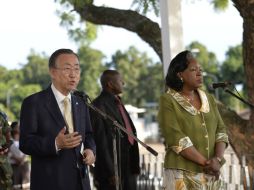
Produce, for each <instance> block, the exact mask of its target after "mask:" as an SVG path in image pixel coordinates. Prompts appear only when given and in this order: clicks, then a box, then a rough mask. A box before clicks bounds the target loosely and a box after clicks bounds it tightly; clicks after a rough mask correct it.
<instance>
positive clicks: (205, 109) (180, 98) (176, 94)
mask: <svg viewBox="0 0 254 190" xmlns="http://www.w3.org/2000/svg"><path fill="white" fill-rule="evenodd" d="M197 92H198V94H199V96H200V99H201V108H200V109H199V110H197V109H196V108H195V107H194V106H193V105H191V104H190V103H189V102H188V101H187V100H186V99H185V98H184V97H183V96H182V95H181V94H180V93H179V92H177V91H175V90H173V89H171V88H169V89H168V90H167V93H168V94H170V95H171V96H172V97H173V98H174V99H175V100H176V101H177V103H178V104H180V105H181V106H182V107H183V108H184V109H185V110H186V111H188V112H189V113H190V114H192V115H197V114H198V113H199V112H204V113H208V112H209V111H210V107H209V102H208V99H207V96H206V94H205V92H204V91H203V90H201V89H197Z"/></svg>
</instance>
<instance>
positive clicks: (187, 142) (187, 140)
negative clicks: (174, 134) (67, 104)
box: [170, 137, 193, 154]
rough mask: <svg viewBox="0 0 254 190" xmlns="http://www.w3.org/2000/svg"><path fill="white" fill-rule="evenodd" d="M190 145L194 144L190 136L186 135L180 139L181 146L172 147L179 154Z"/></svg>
mask: <svg viewBox="0 0 254 190" xmlns="http://www.w3.org/2000/svg"><path fill="white" fill-rule="evenodd" d="M190 146H193V144H192V142H191V140H190V138H189V137H184V138H181V139H180V140H179V146H172V147H170V148H171V149H172V150H173V151H174V152H176V153H177V154H179V153H180V152H181V151H183V150H184V149H186V148H189V147H190Z"/></svg>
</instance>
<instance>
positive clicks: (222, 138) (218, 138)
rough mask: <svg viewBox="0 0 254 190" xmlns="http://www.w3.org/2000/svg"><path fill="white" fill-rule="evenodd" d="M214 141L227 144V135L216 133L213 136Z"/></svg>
mask: <svg viewBox="0 0 254 190" xmlns="http://www.w3.org/2000/svg"><path fill="white" fill-rule="evenodd" d="M215 141H216V142H221V141H223V142H226V143H228V135H227V134H226V133H217V134H216V136H215Z"/></svg>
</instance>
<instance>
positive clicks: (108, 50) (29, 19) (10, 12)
mask: <svg viewBox="0 0 254 190" xmlns="http://www.w3.org/2000/svg"><path fill="white" fill-rule="evenodd" d="M95 2H96V4H97V5H101V4H102V3H103V2H106V3H105V4H106V5H107V6H114V7H117V8H122V9H128V8H130V5H131V2H132V1H130V0H124V1H121V4H120V5H119V3H118V2H119V0H107V1H106V0H104V1H103V0H96V1H95ZM193 2H194V0H183V1H182V21H183V41H184V45H185V46H186V45H188V44H189V43H191V42H192V41H199V42H200V43H202V44H204V45H205V46H206V47H207V48H208V50H209V51H211V52H214V53H215V54H216V56H217V58H218V59H219V60H220V61H223V60H224V58H225V52H226V51H227V49H228V48H229V47H230V46H235V45H238V44H240V43H241V41H242V18H241V17H240V15H239V13H238V11H237V10H236V9H235V8H234V7H233V5H231V4H230V7H229V9H227V10H226V11H225V12H215V11H214V9H213V7H212V6H211V5H210V4H209V3H208V0H196V1H195V3H193ZM116 5H117V6H116ZM57 8H59V5H58V4H57V3H55V2H54V0H43V1H42V0H22V1H21V0H8V1H1V6H0V23H1V31H0V52H1V55H0V65H3V66H5V67H6V68H7V69H19V68H20V67H21V65H22V64H25V63H27V56H28V55H29V53H30V52H31V50H32V49H33V50H34V51H35V52H37V53H45V54H46V55H50V54H51V53H52V52H53V51H55V50H56V49H58V48H63V47H64V48H71V49H73V50H77V46H76V45H75V43H74V42H72V41H71V40H70V39H69V37H68V34H67V31H66V30H65V28H63V27H61V26H60V25H59V24H60V19H59V18H58V16H57V15H56V9H57ZM149 17H150V18H151V19H152V20H154V21H156V22H158V23H159V24H160V18H156V17H155V16H153V15H149ZM129 46H135V47H136V48H137V49H138V50H140V51H141V52H147V54H148V56H150V57H152V59H153V60H154V61H159V58H158V56H157V55H156V54H155V52H154V51H153V50H152V48H151V47H150V46H149V45H148V44H146V43H145V42H143V41H142V40H141V39H140V38H139V37H138V36H137V35H136V34H134V33H132V32H129V31H126V30H124V29H119V28H114V27H109V26H103V27H101V28H100V29H99V33H98V38H97V40H96V41H95V42H94V43H93V44H92V47H94V48H96V49H99V50H101V51H102V52H103V53H104V54H105V55H106V56H107V57H108V58H110V56H111V55H112V54H114V53H115V52H116V51H117V50H119V49H120V50H122V51H125V50H127V49H128V48H129Z"/></svg>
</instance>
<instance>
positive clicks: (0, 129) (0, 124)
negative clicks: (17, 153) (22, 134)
mask: <svg viewBox="0 0 254 190" xmlns="http://www.w3.org/2000/svg"><path fill="white" fill-rule="evenodd" d="M10 139H11V135H10V127H9V124H8V120H7V116H6V114H5V113H3V112H1V111H0V190H11V189H12V168H11V165H10V163H9V161H8V158H7V155H8V150H9V149H8V148H9V146H10V144H11V140H10Z"/></svg>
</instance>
